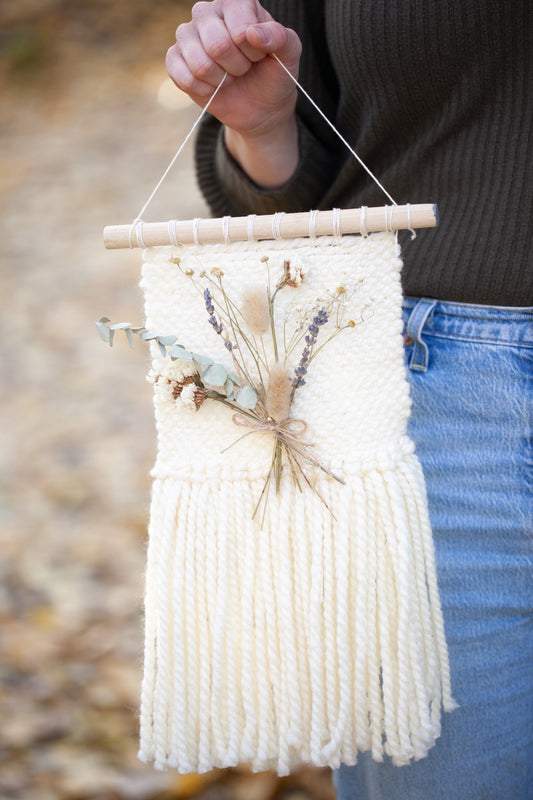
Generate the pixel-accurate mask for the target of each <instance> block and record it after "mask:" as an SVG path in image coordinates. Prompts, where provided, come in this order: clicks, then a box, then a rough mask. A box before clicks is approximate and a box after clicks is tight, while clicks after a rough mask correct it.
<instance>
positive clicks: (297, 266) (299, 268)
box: [285, 258, 307, 287]
mask: <svg viewBox="0 0 533 800" xmlns="http://www.w3.org/2000/svg"><path fill="white" fill-rule="evenodd" d="M285 269H286V277H287V285H288V286H292V287H296V286H300V284H301V283H302V281H303V279H304V278H305V276H306V275H307V267H306V265H305V264H304V262H303V261H301V260H300V259H299V258H291V260H290V261H286V262H285Z"/></svg>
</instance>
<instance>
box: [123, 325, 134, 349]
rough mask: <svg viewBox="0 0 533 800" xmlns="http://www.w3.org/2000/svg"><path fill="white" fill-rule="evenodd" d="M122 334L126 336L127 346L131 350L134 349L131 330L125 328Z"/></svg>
mask: <svg viewBox="0 0 533 800" xmlns="http://www.w3.org/2000/svg"><path fill="white" fill-rule="evenodd" d="M124 333H125V334H126V339H127V340H128V344H129V346H130V347H131V348H132V349H133V348H134V347H135V336H134V335H133V331H132V329H131V328H126V330H125V331H124Z"/></svg>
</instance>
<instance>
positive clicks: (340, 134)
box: [271, 53, 398, 206]
mask: <svg viewBox="0 0 533 800" xmlns="http://www.w3.org/2000/svg"><path fill="white" fill-rule="evenodd" d="M271 55H272V58H275V59H276V61H277V62H278V64H279V65H280V66H282V67H283V69H284V70H285V72H286V73H287V75H288V76H289V78H290V79H291V80H292V81H293V82H294V83H295V85H296V86H297V87H298V89H299V90H300V91H301V93H302V94H303V95H304V96H305V97H307V99H308V100H309V102H310V103H311V105H312V106H313V108H315V109H316V110H317V111H318V113H319V114H320V116H321V117H322V119H323V120H325V122H327V124H328V125H329V127H330V128H331V130H332V131H333V132H334V133H335V134H336V135H337V136H338V137H339V139H340V140H341V142H342V143H343V144H344V145H345V146H346V147H347V148H348V150H349V151H350V153H351V154H352V156H353V157H354V158H356V159H357V161H358V162H359V163H360V165H361V166H362V167H363V169H364V170H366V172H367V173H368V174H369V175H370V177H371V178H372V180H373V181H374V183H376V184H377V185H378V186H379V188H380V189H381V191H382V192H383V193H384V194H385V195H386V196H387V197H388V198H389V200H390V201H391V203H392V204H393V205H394V206H397V205H398V203H397V202H396V200H394V199H393V198H392V197H391V196H390V194H389V193H388V191H387V190H386V189H385V187H384V186H383V185H382V184H381V183H380V182H379V181H378V179H377V178H376V176H375V175H374V173H373V172H372V171H371V170H370V168H369V167H367V165H366V164H365V162H364V161H363V159H362V158H360V156H358V155H357V153H356V152H355V150H354V149H353V147H351V146H350V145H349V144H348V142H347V141H346V139H345V138H344V136H343V135H342V133H340V132H339V131H338V130H337V128H336V127H335V125H334V124H333V123H332V122H330V120H329V119H328V118H327V117H326V115H325V114H324V112H323V111H321V109H320V108H319V107H318V106H317V104H316V103H315V101H314V100H313V98H312V97H311V96H310V95H309V94H307V92H306V91H305V89H304V87H303V86H302V85H301V83H298V81H297V80H296V78H295V77H294V75H292V74H291V72H290V71H289V70H288V69H287V67H286V66H285V64H284V63H283V62H282V61H280V60H279V58H278V57H277V55H276V54H275V53H271Z"/></svg>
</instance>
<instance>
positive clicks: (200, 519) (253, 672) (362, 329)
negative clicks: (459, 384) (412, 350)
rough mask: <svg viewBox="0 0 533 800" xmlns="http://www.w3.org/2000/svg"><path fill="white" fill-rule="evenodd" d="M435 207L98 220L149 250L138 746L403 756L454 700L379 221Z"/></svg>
mask: <svg viewBox="0 0 533 800" xmlns="http://www.w3.org/2000/svg"><path fill="white" fill-rule="evenodd" d="M204 111H205V110H204ZM433 224H435V210H434V209H433V207H431V206H413V207H408V206H407V207H406V206H404V207H399V206H388V207H385V208H384V209H383V208H382V209H367V210H364V209H363V210H346V211H342V212H339V211H338V210H337V211H329V212H326V211H325V212H309V213H308V214H296V215H288V214H287V215H281V214H277V215H273V216H272V217H254V216H251V217H249V218H236V219H230V218H225V219H223V220H202V221H201V222H200V221H198V220H194V221H191V222H183V221H181V222H178V221H171V222H169V223H154V224H151V225H149V224H144V223H141V222H139V220H136V222H135V223H134V224H133V225H131V226H122V227H113V228H108V229H106V233H105V236H106V243H107V246H108V247H120V246H128V245H129V246H132V245H133V246H145V247H146V249H145V253H144V264H143V271H142V282H141V285H142V288H143V291H144V295H145V303H146V322H145V326H144V327H143V328H142V329H131V328H127V332H128V335H129V336H133V335H134V334H135V333H137V334H138V335H140V336H141V338H144V339H147V340H149V341H151V347H152V355H153V364H152V370H151V373H150V376H149V377H150V380H151V381H152V382H153V383H154V404H155V414H156V423H157V433H158V454H157V460H156V464H155V466H154V469H153V478H154V484H153V493H152V506H151V519H150V529H149V549H148V567H147V579H146V615H145V637H146V638H145V664H144V680H143V688H142V700H141V744H140V754H139V755H140V758H141V759H142V760H144V761H153V762H155V766H156V767H158V768H165V767H174V768H176V769H177V770H179V771H180V772H204V771H207V770H210V769H212V768H214V767H228V766H235V765H237V764H240V763H246V764H249V765H250V766H251V768H252V769H253V770H264V769H270V768H272V769H275V770H276V771H277V772H278V773H279V774H287V773H288V772H290V771H291V770H292V769H293V768H295V767H296V766H298V765H299V764H302V763H312V764H315V765H317V766H325V765H329V766H331V767H338V766H339V765H340V764H341V763H345V764H354V763H355V762H356V759H357V753H358V751H364V750H370V751H371V753H372V756H373V757H374V758H375V759H376V760H381V759H382V758H383V757H384V754H387V755H388V756H390V757H391V758H392V760H393V762H394V763H395V764H398V765H401V764H405V763H407V762H408V761H409V760H410V759H411V758H415V759H418V758H421V757H423V756H425V755H426V754H427V751H428V749H429V748H430V747H431V746H432V745H433V744H434V742H435V739H436V738H437V737H438V736H439V732H440V717H441V709H442V708H444V709H445V710H451V708H452V707H453V700H452V698H451V691H450V679H449V671H448V658H447V649H446V642H445V638H444V628H443V621H442V615H441V609H440V603H439V597H438V589H437V581H436V574H435V563H434V554H433V543H432V536H431V530H430V525H429V519H428V513H427V505H426V496H425V487H424V480H423V476H422V472H421V468H420V465H419V462H418V460H417V458H416V455H415V454H414V452H413V450H414V448H413V445H412V443H411V441H410V440H409V438H408V437H407V433H406V428H407V420H408V415H409V406H410V401H409V390H408V384H407V380H406V376H405V367H404V362H403V340H402V320H401V304H402V294H401V288H400V270H401V257H400V252H399V248H398V244H397V238H396V235H395V232H394V231H395V230H397V229H398V228H402V227H403V228H414V227H423V226H429V225H433ZM380 230H381V232H372V231H380ZM356 231H360V232H362V233H363V234H364V235H359V236H358V235H353V234H354V232H356ZM326 234H329V235H326ZM240 240H243V241H240ZM108 323H109V321H108V320H105V319H104V320H102V321H101V322H100V329H101V331H103V334H104V336H107V338H109V336H110V335H111V331H112V330H113V329H116V328H119V327H126V326H123V325H115V326H113V325H109V324H108ZM110 329H111V331H110Z"/></svg>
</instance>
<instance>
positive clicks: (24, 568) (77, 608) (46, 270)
mask: <svg viewBox="0 0 533 800" xmlns="http://www.w3.org/2000/svg"><path fill="white" fill-rule="evenodd" d="M189 8H190V3H188V2H179V0H172V1H171V0H3V1H2V2H1V3H0V104H1V130H0V159H1V164H0V196H1V208H0V227H1V245H0V254H1V255H0V259H1V268H0V296H1V303H2V304H1V309H2V313H1V315H0V336H1V340H0V341H1V345H2V354H1V359H0V376H1V388H0V391H1V403H2V423H1V427H0V524H1V533H0V548H1V552H0V558H1V562H0V626H1V627H0V637H1V641H0V647H1V656H0V658H1V665H0V668H1V683H0V720H1V722H0V799H1V800H4V799H6V800H7V798H17V799H18V798H20V799H21V800H57V799H58V798H59V799H60V800H155V799H156V798H157V799H158V800H172V799H173V798H185V797H197V798H202V799H203V800H282V799H283V800H306V799H309V800H331V797H332V791H331V784H330V777H329V774H328V773H327V772H324V771H318V772H315V771H311V770H310V771H307V770H305V771H303V772H302V773H301V774H298V775H295V776H291V777H290V778H287V779H284V780H277V779H276V778H275V777H274V776H273V775H271V774H260V775H258V776H251V775H249V774H248V773H247V772H246V771H245V770H228V771H223V772H219V773H216V774H209V775H207V776H203V777H202V778H200V777H197V776H190V777H180V776H178V775H176V774H172V773H164V774H161V773H157V772H155V771H154V770H153V769H152V768H151V767H145V766H143V765H141V764H140V763H139V762H138V761H137V759H136V748H137V702H138V693H139V682H140V677H141V649H142V621H141V614H142V593H143V571H144V559H145V544H146V541H145V529H146V522H147V513H148V503H149V492H150V484H149V477H148V472H149V469H150V467H151V464H152V462H153V459H154V456H155V439H154V433H153V423H152V408H151V387H150V386H149V384H147V383H146V382H145V380H144V376H145V373H146V371H147V368H148V361H147V352H146V351H143V350H142V348H138V349H136V350H133V351H132V350H130V349H129V348H128V347H127V346H126V345H125V343H124V342H123V341H121V340H119V339H118V337H117V343H116V346H115V348H114V349H113V350H109V349H108V348H107V347H106V346H105V345H104V344H103V343H102V342H100V340H99V339H98V338H97V335H96V330H95V320H96V319H98V318H99V317H100V316H102V315H104V314H105V315H108V316H109V317H111V318H112V319H113V320H129V321H130V322H133V323H137V322H142V299H141V296H140V292H139V289H138V286H137V284H138V279H139V267H140V253H139V252H138V251H137V252H135V251H134V252H130V251H115V252H106V251H105V250H104V248H103V245H102V243H101V230H102V228H103V226H104V225H106V224H114V223H122V222H129V221H131V220H132V219H133V218H134V217H135V216H136V215H137V213H138V211H139V210H140V208H141V207H142V205H143V203H144V201H145V199H146V198H147V197H148V195H149V194H150V192H151V190H152V188H153V186H154V185H155V183H156V182H157V180H158V178H159V176H160V175H161V174H162V172H163V170H164V168H165V167H166V165H167V163H168V161H169V160H170V158H171V156H172V155H173V153H174V152H175V150H176V148H177V145H178V144H179V143H180V141H181V140H182V139H183V137H184V135H185V133H186V131H187V130H188V129H189V127H190V126H191V124H192V122H193V120H194V119H195V117H196V113H197V112H196V111H195V109H194V108H193V107H192V106H191V105H190V104H189V103H188V101H187V99H186V98H185V97H184V96H182V95H181V94H180V93H179V92H178V90H177V89H175V88H174V87H172V86H171V85H170V82H169V81H168V80H167V78H166V72H165V68H164V53H165V51H166V48H167V47H168V45H169V44H170V43H171V42H172V39H173V32H174V29H175V27H176V26H177V25H178V24H179V22H180V21H183V20H184V19H185V18H186V17H187V16H188V13H189ZM191 159H192V152H191V149H189V151H188V152H186V153H184V155H183V157H182V159H181V161H180V162H178V164H177V165H176V167H175V169H174V170H173V172H172V175H171V176H170V178H169V179H168V181H167V182H166V184H165V185H164V187H163V189H162V190H161V192H160V194H159V196H158V198H157V199H156V201H155V202H154V204H153V206H152V207H151V210H150V211H149V213H148V214H147V218H148V219H151V220H156V219H168V218H169V217H171V216H175V217H187V218H190V217H193V216H201V215H202V214H206V213H207V212H206V209H205V207H204V204H203V201H202V199H201V198H200V196H199V194H198V191H197V189H196V186H195V181H194V175H193V170H192V166H191Z"/></svg>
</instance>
